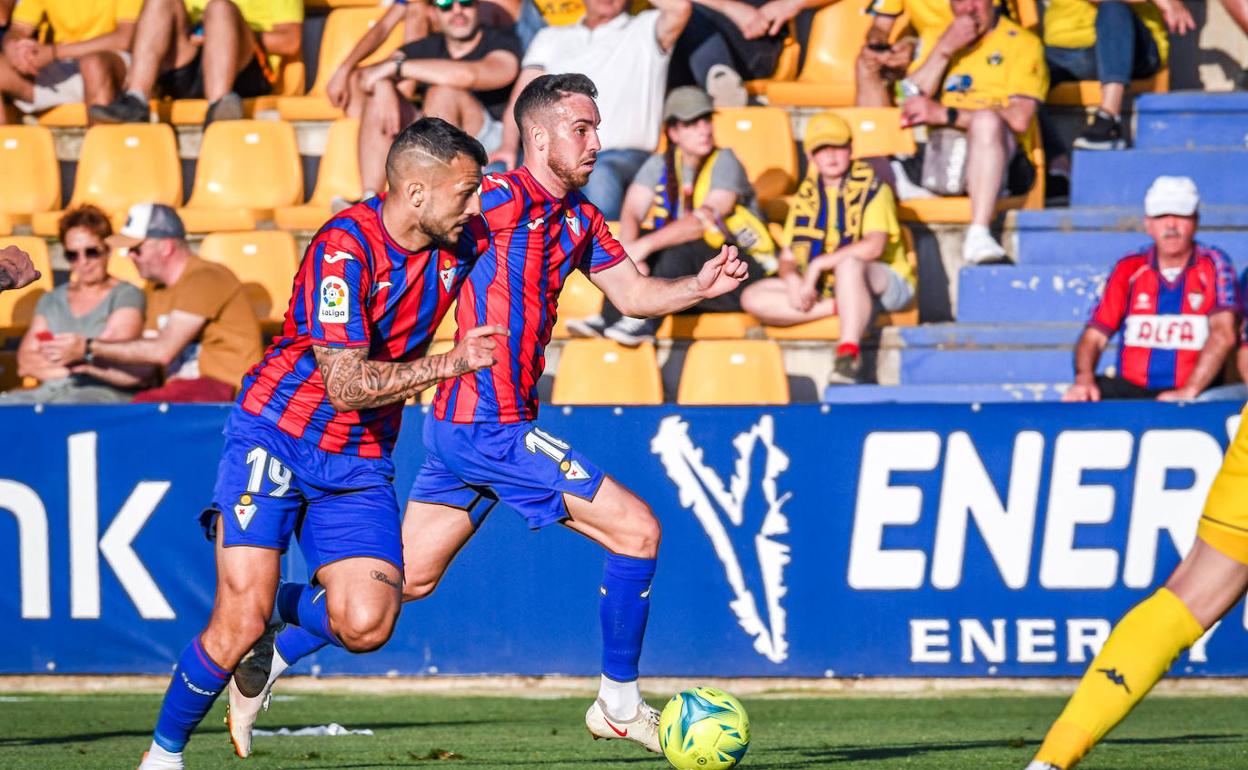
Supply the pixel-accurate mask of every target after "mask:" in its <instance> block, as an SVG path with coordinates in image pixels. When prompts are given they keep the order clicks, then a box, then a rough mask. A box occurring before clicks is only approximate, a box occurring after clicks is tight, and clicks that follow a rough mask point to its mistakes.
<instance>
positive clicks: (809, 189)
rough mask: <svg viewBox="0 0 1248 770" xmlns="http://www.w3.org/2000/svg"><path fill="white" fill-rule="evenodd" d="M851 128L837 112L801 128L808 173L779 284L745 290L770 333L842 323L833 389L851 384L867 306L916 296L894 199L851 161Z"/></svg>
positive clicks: (749, 308) (792, 215)
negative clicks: (801, 325)
mask: <svg viewBox="0 0 1248 770" xmlns="http://www.w3.org/2000/svg"><path fill="white" fill-rule="evenodd" d="M851 141H852V136H851V133H850V128H849V124H848V123H846V122H845V120H844V119H843V118H842V117H840V116H839V115H837V114H835V113H833V112H824V113H820V114H819V115H816V116H814V117H813V118H811V119H810V121H809V122H808V123H807V124H806V135H805V138H804V140H803V143H804V145H805V148H806V154H807V155H808V156H809V158H810V173H809V174H808V175H807V178H806V179H805V180H804V181H803V182H802V184H801V186H800V187H799V188H798V191H797V195H796V196H795V199H794V202H793V205H792V207H791V208H790V209H789V216H788V219H787V220H786V221H785V223H784V236H783V237H782V239H781V250H780V264H779V277H777V278H768V279H765V280H762V281H759V282H758V283H756V284H753V285H752V286H750V287H748V288H747V289H746V290H745V292H744V293H743V294H742V295H741V306H742V307H743V308H744V309H745V311H746V312H748V313H750V314H751V315H753V316H755V317H756V318H758V319H759V320H760V321H762V322H763V323H765V324H770V325H772V326H793V325H795V324H799V323H805V322H807V321H816V320H819V319H821V318H828V317H830V316H839V317H840V320H841V339H840V343H839V344H838V345H837V348H836V359H835V361H834V362H833V368H832V373H831V374H830V375H829V377H828V379H829V382H830V383H832V384H848V383H853V382H856V381H857V379H858V375H859V373H860V371H861V369H862V359H861V355H860V352H859V345H860V344H861V342H862V337H863V334H865V333H866V330H867V325H868V324H869V323H870V322H871V311H872V303H873V301H874V302H878V303H879V305H880V307H881V308H882V309H884V310H886V311H890V312H892V311H896V310H901V309H902V308H904V307H906V306H907V305H909V304H910V302H911V301H912V300H913V299H914V294H915V289H916V281H915V275H914V270H913V268H912V267H911V266H910V263H909V262H908V261H907V260H906V249H905V245H904V244H903V243H902V240H901V225H900V223H898V221H897V202H896V200H895V199H894V197H893V191H892V188H890V187H889V186H888V185H887V184H884V183H883V182H882V181H881V180H880V179H879V177H878V176H876V173H875V170H874V169H873V168H872V166H871V165H870V164H869V163H866V162H864V161H861V160H858V161H855V160H853V159H852V149H851Z"/></svg>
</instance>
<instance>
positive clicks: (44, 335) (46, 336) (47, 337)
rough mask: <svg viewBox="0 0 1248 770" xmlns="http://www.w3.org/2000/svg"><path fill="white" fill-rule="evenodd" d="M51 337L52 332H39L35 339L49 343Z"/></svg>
mask: <svg viewBox="0 0 1248 770" xmlns="http://www.w3.org/2000/svg"><path fill="white" fill-rule="evenodd" d="M52 337H53V334H52V332H50V331H46V330H45V331H41V332H39V333H38V334H36V335H35V339H37V340H39V341H40V342H51V341H52Z"/></svg>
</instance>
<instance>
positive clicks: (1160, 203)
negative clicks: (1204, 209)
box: [1144, 176, 1200, 217]
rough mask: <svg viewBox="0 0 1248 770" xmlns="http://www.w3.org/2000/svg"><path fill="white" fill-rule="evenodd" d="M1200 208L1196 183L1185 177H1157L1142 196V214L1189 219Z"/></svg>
mask: <svg viewBox="0 0 1248 770" xmlns="http://www.w3.org/2000/svg"><path fill="white" fill-rule="evenodd" d="M1198 208H1200V193H1199V192H1197V191H1196V183H1195V182H1193V181H1192V179H1191V177H1186V176H1159V177H1157V178H1156V179H1154V180H1153V184H1152V186H1151V187H1149V188H1148V193H1147V194H1146V195H1145V196H1144V214H1145V215H1146V216H1150V217H1164V216H1165V215H1167V214H1173V215H1175V216H1180V217H1190V216H1193V215H1195V214H1196V209H1198Z"/></svg>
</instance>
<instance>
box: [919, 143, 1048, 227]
mask: <svg viewBox="0 0 1248 770" xmlns="http://www.w3.org/2000/svg"><path fill="white" fill-rule="evenodd" d="M1027 141H1028V142H1029V143H1030V144H1031V164H1032V165H1033V166H1035V168H1036V181H1035V183H1034V184H1033V185H1032V186H1031V189H1030V190H1028V191H1027V192H1026V193H1024V194H1023V195H1011V196H1010V197H1008V198H998V199H997V202H996V211H997V213H1001V212H1002V211H1009V210H1010V209H1042V208H1044V173H1045V161H1044V143H1043V142H1041V141H1040V126H1039V124H1038V123H1037V122H1035V121H1032V124H1031V128H1029V129H1028V130H1027ZM897 214H898V216H900V218H901V220H902V221H904V222H949V223H955V224H956V223H968V222H970V221H971V199H970V198H968V197H957V196H954V197H942V196H937V197H934V198H915V199H912V200H908V201H901V202H900V203H898V205H897Z"/></svg>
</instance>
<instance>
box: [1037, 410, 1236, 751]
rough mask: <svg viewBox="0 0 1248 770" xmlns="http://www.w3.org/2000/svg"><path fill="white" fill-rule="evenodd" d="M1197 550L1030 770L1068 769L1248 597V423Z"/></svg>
mask: <svg viewBox="0 0 1248 770" xmlns="http://www.w3.org/2000/svg"><path fill="white" fill-rule="evenodd" d="M1196 536H1197V539H1196V544H1195V545H1194V546H1193V547H1192V550H1191V551H1189V552H1188V554H1187V556H1186V557H1184V559H1183V561H1182V562H1180V563H1179V566H1178V567H1175V569H1174V572H1172V573H1170V577H1169V578H1167V579H1166V584H1165V585H1164V586H1163V587H1161V588H1159V589H1157V591H1156V592H1155V593H1154V594H1153V595H1152V596H1150V597H1148V598H1147V599H1145V600H1144V601H1142V602H1140V603H1139V604H1137V605H1136V606H1135V607H1134V608H1132V609H1131V611H1130V612H1128V613H1127V614H1126V615H1124V616H1123V617H1122V620H1119V621H1118V625H1116V626H1114V630H1113V632H1112V633H1110V635H1109V638H1108V639H1107V640H1106V641H1105V646H1104V647H1102V648H1101V651H1100V653H1099V654H1098V655H1097V656H1096V658H1094V659H1093V660H1092V664H1091V665H1090V666H1088V670H1087V671H1086V672H1085V673H1084V675H1083V680H1082V681H1080V683H1079V687H1078V689H1077V690H1075V694H1074V695H1072V696H1071V698H1070V701H1069V702H1068V703H1067V704H1066V708H1065V709H1064V710H1063V711H1062V713H1061V715H1060V716H1058V718H1057V721H1056V722H1054V723H1053V726H1052V727H1050V728H1049V732H1048V734H1047V735H1046V736H1045V737H1044V743H1043V744H1041V746H1040V750H1039V751H1038V752H1036V757H1035V760H1034V761H1032V762H1031V764H1029V765H1028V766H1027V770H1070V768H1072V767H1074V765H1075V764H1076V763H1077V762H1078V761H1079V760H1080V759H1082V758H1083V756H1084V755H1085V754H1087V753H1088V752H1089V751H1091V750H1092V747H1093V746H1095V745H1096V744H1097V742H1099V741H1100V740H1101V738H1103V737H1105V734H1106V733H1108V732H1109V731H1110V730H1112V729H1113V728H1114V727H1115V726H1116V725H1117V724H1118V723H1119V722H1121V721H1122V720H1123V719H1124V718H1126V716H1127V714H1128V713H1130V711H1131V709H1133V708H1134V707H1135V704H1137V703H1139V702H1140V700H1141V699H1142V698H1143V697H1144V696H1145V695H1147V694H1148V691H1149V690H1151V689H1152V688H1153V685H1155V684H1157V680H1159V679H1161V677H1162V675H1164V674H1165V673H1166V671H1167V669H1169V668H1170V665H1171V664H1172V663H1174V660H1175V658H1177V657H1178V656H1179V654H1180V653H1182V652H1183V651H1184V650H1186V649H1187V648H1188V647H1191V646H1192V645H1193V644H1195V643H1196V641H1197V640H1198V639H1200V637H1201V636H1203V635H1204V633H1205V632H1206V631H1208V630H1209V629H1210V628H1211V627H1212V626H1213V624H1214V623H1217V622H1218V620H1219V619H1221V617H1222V616H1223V615H1225V614H1226V613H1227V611H1229V610H1230V609H1231V607H1232V606H1233V605H1234V604H1235V603H1236V602H1238V601H1239V600H1240V598H1242V597H1243V595H1244V592H1245V590H1248V417H1246V418H1242V419H1241V420H1240V424H1239V430H1238V432H1237V433H1236V434H1235V440H1234V441H1232V442H1231V446H1230V448H1229V449H1228V450H1227V452H1226V459H1225V460H1224V461H1223V463H1222V469H1221V470H1220V471H1218V475H1217V478H1215V479H1214V481H1213V486H1211V487H1210V489H1209V497H1208V498H1207V499H1206V500H1205V510H1204V512H1203V514H1202V515H1201V517H1200V525H1199V527H1198V528H1197V530H1196Z"/></svg>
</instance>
